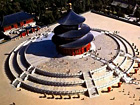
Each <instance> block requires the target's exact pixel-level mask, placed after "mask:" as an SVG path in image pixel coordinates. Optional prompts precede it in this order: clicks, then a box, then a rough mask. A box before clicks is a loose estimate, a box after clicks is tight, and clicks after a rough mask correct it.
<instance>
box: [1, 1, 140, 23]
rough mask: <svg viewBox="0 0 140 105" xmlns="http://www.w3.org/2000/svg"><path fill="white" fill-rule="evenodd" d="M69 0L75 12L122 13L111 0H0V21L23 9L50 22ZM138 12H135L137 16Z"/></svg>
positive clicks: (66, 7)
mask: <svg viewBox="0 0 140 105" xmlns="http://www.w3.org/2000/svg"><path fill="white" fill-rule="evenodd" d="M69 1H71V2H72V4H73V9H74V11H75V12H76V13H83V12H85V11H89V10H91V9H94V10H96V11H102V12H105V13H106V14H117V15H119V16H122V15H123V12H124V11H122V10H119V8H114V7H110V4H111V2H112V1H113V0H0V21H1V20H2V17H3V16H4V15H8V14H12V13H15V12H19V11H25V12H28V13H30V14H34V15H35V17H36V18H35V19H36V21H37V23H43V24H45V25H47V24H51V23H53V22H55V21H56V20H57V19H59V18H60V17H61V16H62V15H63V12H62V11H65V10H67V9H68V6H67V5H68V2H69ZM126 1H128V2H129V3H135V2H137V3H138V4H139V3H140V0H126ZM132 11H133V8H132V7H131V6H129V7H128V10H127V11H125V12H126V13H128V14H130V13H132ZM139 14H140V12H139V11H137V12H136V16H138V17H140V16H139Z"/></svg>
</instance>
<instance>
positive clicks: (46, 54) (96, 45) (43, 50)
mask: <svg viewBox="0 0 140 105" xmlns="http://www.w3.org/2000/svg"><path fill="white" fill-rule="evenodd" d="M91 33H92V34H93V36H94V40H93V41H92V44H91V45H92V47H91V50H94V52H96V51H97V53H98V55H99V56H100V57H101V58H103V59H105V60H107V61H109V60H111V59H112V58H113V57H115V56H116V55H117V50H115V49H117V48H118V45H117V43H116V42H115V41H114V40H113V39H112V38H111V37H109V36H107V35H105V34H102V33H100V32H97V31H91ZM52 36H53V33H51V34H49V36H48V37H47V38H39V39H37V40H36V41H35V42H33V43H31V44H30V45H29V46H28V48H27V50H26V59H27V61H28V62H29V63H30V64H31V65H33V66H35V67H37V68H39V69H41V70H43V71H47V72H51V73H56V72H57V73H77V72H79V71H82V72H86V71H89V70H94V69H98V68H100V67H101V66H102V65H103V63H102V62H100V61H98V60H94V59H93V58H92V57H91V56H89V54H82V55H76V56H63V55H61V54H59V53H58V52H57V51H56V46H55V44H54V43H53V42H52V41H51V38H52Z"/></svg>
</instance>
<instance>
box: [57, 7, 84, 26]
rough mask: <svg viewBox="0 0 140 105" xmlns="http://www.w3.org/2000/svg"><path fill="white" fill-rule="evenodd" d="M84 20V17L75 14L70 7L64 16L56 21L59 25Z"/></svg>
mask: <svg viewBox="0 0 140 105" xmlns="http://www.w3.org/2000/svg"><path fill="white" fill-rule="evenodd" d="M84 21H85V18H84V17H83V16H80V15H78V14H76V13H75V12H74V11H73V10H72V9H70V10H69V12H68V13H67V14H66V15H65V16H64V17H62V18H61V19H60V20H58V23H60V24H61V25H78V24H80V23H83V22H84Z"/></svg>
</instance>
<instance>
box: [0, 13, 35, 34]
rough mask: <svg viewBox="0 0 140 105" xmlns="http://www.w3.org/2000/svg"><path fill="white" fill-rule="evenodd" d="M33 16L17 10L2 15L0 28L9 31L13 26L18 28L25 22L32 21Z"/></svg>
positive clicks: (25, 23)
mask: <svg viewBox="0 0 140 105" xmlns="http://www.w3.org/2000/svg"><path fill="white" fill-rule="evenodd" d="M33 22H34V17H33V16H32V15H30V14H28V13H25V12H17V13H14V14H10V15H6V16H4V17H3V21H2V22H0V23H1V27H2V30H3V31H4V32H5V31H9V30H11V29H13V28H19V27H22V26H25V25H27V24H30V23H33Z"/></svg>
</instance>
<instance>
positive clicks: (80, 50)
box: [57, 43, 91, 56]
mask: <svg viewBox="0 0 140 105" xmlns="http://www.w3.org/2000/svg"><path fill="white" fill-rule="evenodd" d="M90 47H91V44H90V43H89V44H87V45H86V46H83V47H81V48H77V49H66V48H65V49H64V48H59V47H58V48H57V50H58V52H60V53H61V54H63V55H72V56H74V55H80V54H83V53H85V52H87V51H89V50H90Z"/></svg>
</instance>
